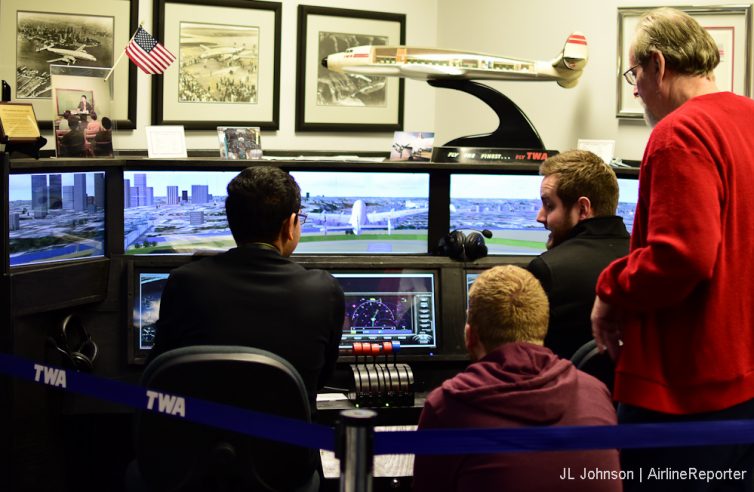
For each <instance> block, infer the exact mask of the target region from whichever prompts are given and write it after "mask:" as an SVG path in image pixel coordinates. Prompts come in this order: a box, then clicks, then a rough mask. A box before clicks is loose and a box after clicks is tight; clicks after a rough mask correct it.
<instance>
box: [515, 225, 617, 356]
mask: <svg viewBox="0 0 754 492" xmlns="http://www.w3.org/2000/svg"><path fill="white" fill-rule="evenodd" d="M628 243H629V235H628V231H626V226H625V225H624V224H623V218H621V217H618V216H617V215H612V216H608V217H594V218H591V219H586V220H582V221H581V222H579V223H578V224H576V226H575V227H574V228H573V229H572V230H571V233H570V234H569V236H568V238H567V239H566V240H565V241H563V242H562V243H560V244H558V245H557V246H555V247H554V248H552V249H550V250H547V251H545V252H544V253H542V254H541V255H539V256H538V257H536V258H534V259H533V260H532V261H531V263H529V266H528V269H529V271H530V272H531V273H532V274H534V276H535V277H537V278H538V279H539V281H540V282H541V283H542V287H543V288H544V290H545V292H546V293H547V298H548V299H549V301H550V324H549V327H548V329H547V336H546V337H545V347H548V348H549V349H550V350H552V351H553V352H555V353H556V354H557V355H559V356H560V357H562V358H564V359H570V358H571V356H572V355H573V354H574V352H576V350H578V348H579V347H581V346H582V345H583V344H585V343H586V342H588V341H589V340H591V339H592V323H591V320H590V316H591V313H592V306H593V305H594V297H595V286H596V285H597V278H598V277H599V275H600V273H601V272H602V270H604V269H605V267H606V266H607V265H608V264H609V263H610V262H612V261H613V260H616V259H618V258H621V257H623V256H626V255H627V254H628Z"/></svg>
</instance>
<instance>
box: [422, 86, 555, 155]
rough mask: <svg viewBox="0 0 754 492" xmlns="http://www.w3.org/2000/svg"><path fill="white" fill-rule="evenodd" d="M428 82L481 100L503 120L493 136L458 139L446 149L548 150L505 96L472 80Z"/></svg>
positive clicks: (470, 136)
mask: <svg viewBox="0 0 754 492" xmlns="http://www.w3.org/2000/svg"><path fill="white" fill-rule="evenodd" d="M427 83H429V85H431V86H432V87H443V88H446V89H455V90H457V91H461V92H466V93H467V94H471V95H472V96H475V97H477V98H479V99H481V100H482V101H484V103H485V104H487V105H488V106H489V107H490V108H491V109H492V110H493V111H494V112H495V114H496V115H497V117H498V119H499V120H500V123H499V124H498V127H497V129H496V130H495V131H494V132H492V133H486V134H481V135H469V136H466V137H458V138H456V139H453V140H451V141H450V142H448V143H446V144H445V147H478V148H489V149H492V148H516V149H524V148H525V149H530V150H544V149H545V147H544V144H542V139H541V138H540V137H539V133H537V130H536V129H535V128H534V125H532V124H531V121H529V118H527V117H526V114H524V112H523V111H522V110H521V108H519V107H518V106H516V104H515V103H514V102H513V101H511V100H510V99H508V97H506V96H505V95H504V94H503V93H501V92H499V91H497V90H495V89H493V88H492V87H490V86H487V85H484V84H480V83H478V82H474V81H472V80H459V79H438V80H428V81H427Z"/></svg>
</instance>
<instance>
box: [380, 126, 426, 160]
mask: <svg viewBox="0 0 754 492" xmlns="http://www.w3.org/2000/svg"><path fill="white" fill-rule="evenodd" d="M434 141H435V133H434V132H395V134H394V136H393V146H392V148H391V149H390V160H391V161H425V162H427V161H429V160H430V159H431V157H432V144H433V143H434Z"/></svg>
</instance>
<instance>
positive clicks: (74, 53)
mask: <svg viewBox="0 0 754 492" xmlns="http://www.w3.org/2000/svg"><path fill="white" fill-rule="evenodd" d="M54 46H55V45H53V44H50V45H44V46H42V47H41V48H37V51H42V50H47V51H50V52H52V53H55V54H57V55H62V56H60V57H59V58H53V59H52V60H47V63H52V62H56V61H62V62H65V63H67V64H69V65H71V64H73V63H76V59H78V58H81V59H82V60H89V61H97V59H96V58H95V57H94V55H90V54H89V53H87V52H86V50H84V48H86V45H85V44H82V45H81V46H79V47H78V48H77V49H75V50H67V49H65V48H55V47H54Z"/></svg>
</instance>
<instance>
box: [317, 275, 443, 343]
mask: <svg viewBox="0 0 754 492" xmlns="http://www.w3.org/2000/svg"><path fill="white" fill-rule="evenodd" d="M332 275H333V277H335V279H336V280H337V281H338V282H339V283H340V285H341V287H342V288H343V292H344V294H345V299H346V316H345V320H344V323H343V338H342V341H341V349H350V348H351V346H352V344H353V343H354V342H373V343H378V342H387V341H390V342H396V341H397V342H400V345H401V350H404V349H408V350H414V349H435V348H437V333H436V314H435V313H436V305H435V302H436V296H435V292H436V288H435V285H436V274H435V273H434V272H407V271H399V272H395V271H393V272H389V271H380V272H375V271H360V272H332Z"/></svg>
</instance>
